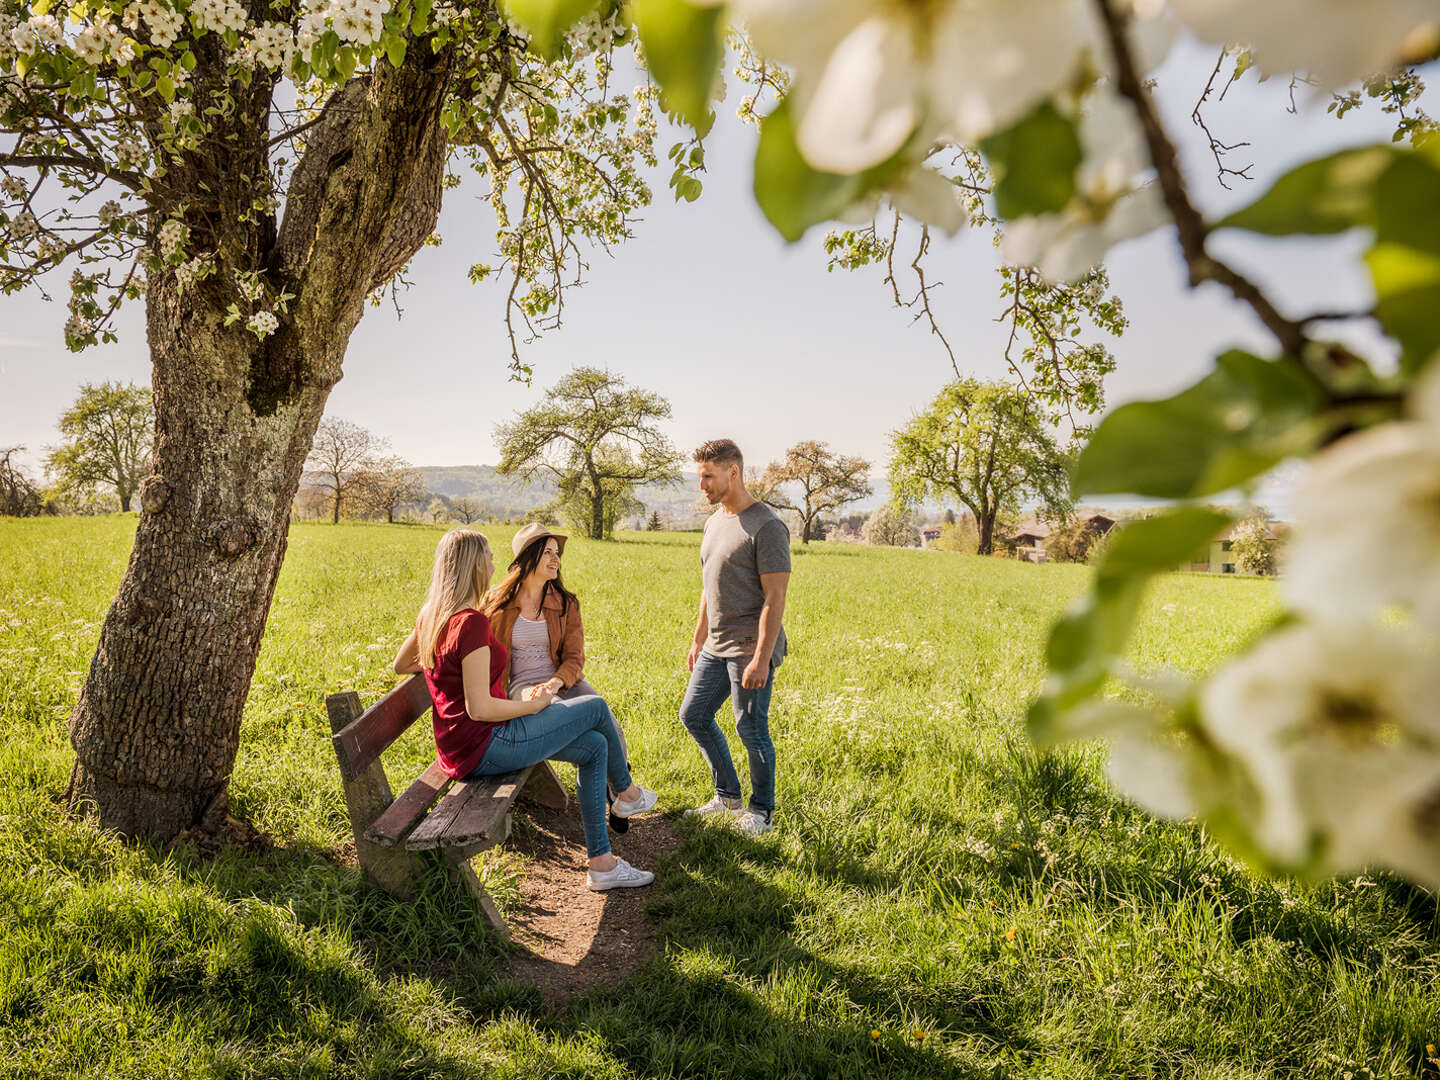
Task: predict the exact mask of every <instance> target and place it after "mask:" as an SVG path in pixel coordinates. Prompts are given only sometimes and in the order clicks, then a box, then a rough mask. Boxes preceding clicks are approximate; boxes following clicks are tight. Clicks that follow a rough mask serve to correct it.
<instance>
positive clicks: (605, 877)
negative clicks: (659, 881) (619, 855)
mask: <svg viewBox="0 0 1440 1080" xmlns="http://www.w3.org/2000/svg"><path fill="white" fill-rule="evenodd" d="M654 880H655V875H654V874H652V873H651V872H650V871H649V870H636V869H635V867H633V866H631V865H630V864H629V863H628V862H626V861H625V860H624V859H616V860H615V865H614V866H613V867H611V868H610V869H609V870H587V871H585V884H586V885H588V886H589V887H590V888H591V889H592V890H594V891H595V892H605V891H607V890H609V889H638V888H640V886H642V885H649V884H650V883H651V882H652V881H654Z"/></svg>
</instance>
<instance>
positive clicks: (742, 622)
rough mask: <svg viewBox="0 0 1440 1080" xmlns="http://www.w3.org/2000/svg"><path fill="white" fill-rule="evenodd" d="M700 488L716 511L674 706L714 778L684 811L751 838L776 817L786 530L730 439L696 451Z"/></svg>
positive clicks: (708, 527) (703, 547)
mask: <svg viewBox="0 0 1440 1080" xmlns="http://www.w3.org/2000/svg"><path fill="white" fill-rule="evenodd" d="M695 462H696V464H697V466H698V471H699V473H700V490H701V492H703V493H704V495H705V498H706V500H707V501H708V502H709V503H710V505H711V506H714V505H715V504H716V503H719V504H720V506H719V509H718V510H716V511H715V512H714V513H713V514H711V515H710V518H709V520H708V521H706V522H705V536H704V538H703V539H702V540H701V541H700V580H701V590H700V617H699V618H698V619H697V620H696V621H695V638H694V641H692V642H691V645H690V655H689V656H688V657H687V658H686V663H687V664H688V665H689V667H690V685H689V686H688V687H687V688H686V690H685V700H684V702H682V703H681V705H680V722H681V723H682V724H684V725H685V727H686V729H687V730H688V731H689V732H690V734H691V735H693V736H694V737H695V741H696V742H697V743H699V744H700V753H702V754H703V755H705V761H706V762H707V763H708V764H709V766H710V772H711V774H712V775H713V776H714V780H715V797H714V798H713V799H711V800H710V801H709V802H708V803H706V804H705V805H704V806H700V807H696V808H695V809H694V810H691V811H689V812H690V813H692V814H701V815H705V816H707V817H714V816H719V817H721V818H734V823H735V826H736V827H737V828H739V829H742V830H743V831H745V832H748V833H752V834H754V835H756V836H758V835H760V834H761V833H766V832H769V831H770V825H771V820H772V818H773V815H774V813H775V744H774V743H773V742H772V741H771V740H770V722H769V721H770V691H771V689H772V687H773V686H774V682H775V669H776V668H777V667H779V666H780V663H781V661H782V660H784V659H785V630H784V629H783V628H782V627H781V625H780V620H781V618H782V617H783V616H784V614H785V587H786V586H787V585H788V584H789V582H790V530H789V529H787V528H786V527H785V523H784V522H783V521H781V520H780V518H779V517H777V516H776V514H775V511H773V510H771V509H770V507H768V506H766V505H765V504H764V503H762V502H760V501H759V500H758V499H756V498H755V497H754V496H753V495H751V494H750V492H748V491H747V490H745V481H744V479H743V477H744V469H745V462H744V459H743V458H742V457H741V455H740V448H739V447H738V446H736V445H735V444H734V443H733V442H732V441H731V440H729V439H712V440H711V441H710V442H707V443H706V444H705V445H704V446H702V447H700V449H698V450H696V451H695ZM726 698H729V699H730V703H731V704H732V705H733V706H734V709H735V730H736V732H737V733H738V734H739V736H740V741H741V742H742V743H744V744H745V751H746V753H747V754H748V755H749V757H750V788H751V791H750V803H749V805H748V806H747V807H746V808H745V810H744V812H743V813H742V812H741V810H740V777H739V776H738V775H737V774H736V772H735V762H734V760H733V759H732V758H731V757H730V746H729V744H728V743H727V742H726V741H725V736H724V734H723V733H722V732H721V731H720V727H719V725H718V724H716V723H715V712H716V710H717V709H719V708H720V705H721V704H722V703H723V702H724V701H725V699H726Z"/></svg>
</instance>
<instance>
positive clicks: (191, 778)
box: [67, 43, 450, 841]
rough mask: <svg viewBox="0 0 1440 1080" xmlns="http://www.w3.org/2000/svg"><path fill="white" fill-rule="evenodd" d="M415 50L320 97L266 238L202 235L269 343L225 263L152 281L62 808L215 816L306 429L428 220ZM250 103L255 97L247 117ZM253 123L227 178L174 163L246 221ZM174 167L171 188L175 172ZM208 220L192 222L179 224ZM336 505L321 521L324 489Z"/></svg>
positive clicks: (430, 199)
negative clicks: (99, 618)
mask: <svg viewBox="0 0 1440 1080" xmlns="http://www.w3.org/2000/svg"><path fill="white" fill-rule="evenodd" d="M417 55H419V56H422V57H424V58H423V59H420V60H417V61H416V62H414V63H407V64H406V65H405V66H403V67H402V68H400V69H399V70H396V69H394V68H392V67H390V65H388V64H381V65H378V66H377V72H376V74H374V75H373V76H367V77H363V78H357V79H354V80H352V81H351V82H350V83H349V84H348V85H347V86H346V87H344V88H343V89H342V90H340V91H337V92H336V93H335V94H334V95H333V96H332V98H331V100H330V102H329V103H327V105H326V107H325V109H324V111H323V113H322V116H321V119H320V123H319V124H318V125H317V126H316V127H315V128H314V129H312V131H311V132H310V135H309V136H308V142H309V148H308V151H307V153H306V155H305V157H304V158H303V159H302V161H301V162H300V163H299V165H298V167H297V169H296V171H295V174H294V177H293V179H292V183H291V187H290V191H289V194H288V197H287V200H286V211H285V219H284V221H283V222H282V223H281V224H280V226H279V229H278V233H277V232H276V230H274V228H273V227H272V228H271V229H270V230H269V231H268V233H267V231H266V229H265V228H264V227H263V226H262V227H259V228H255V229H254V230H253V232H252V234H251V235H249V236H248V237H247V236H246V235H244V234H243V228H246V227H248V226H243V225H242V224H241V223H243V222H244V221H245V215H244V214H240V215H238V221H236V220H231V221H230V222H229V224H228V227H229V228H230V229H232V230H233V231H232V232H231V233H230V234H228V235H222V236H221V237H220V239H225V240H227V241H228V242H230V247H228V248H222V249H221V250H222V251H224V253H225V254H226V256H227V257H231V256H232V253H233V252H234V250H235V246H236V244H237V243H239V244H243V243H244V242H246V241H247V240H248V241H250V242H253V244H254V247H253V249H252V251H251V254H252V256H253V257H255V258H257V259H261V260H263V263H264V265H265V266H266V267H267V268H268V269H269V270H270V272H271V273H273V274H274V275H275V277H276V278H277V279H279V280H280V281H281V282H283V283H284V284H285V285H286V286H287V287H288V288H289V291H291V292H292V293H294V294H295V298H294V300H293V301H292V303H291V307H290V311H289V315H288V317H287V318H286V320H285V321H284V322H283V323H282V326H281V329H280V330H279V331H278V332H277V333H276V334H275V335H273V336H272V337H270V338H268V339H266V340H265V341H264V342H260V341H257V340H256V338H255V337H254V335H253V334H251V333H249V332H248V331H246V330H245V329H244V328H243V326H240V325H238V324H237V325H232V326H228V327H227V326H226V325H224V323H225V309H226V306H227V305H228V303H229V302H230V299H231V294H230V293H229V292H228V291H227V284H226V283H227V282H228V280H229V274H228V273H227V272H226V269H225V267H223V266H222V267H221V272H218V273H217V274H216V275H215V277H214V278H212V279H207V280H206V281H203V282H201V283H199V285H197V286H192V287H191V288H190V289H188V290H187V291H186V292H185V294H184V295H183V296H181V295H180V294H179V293H178V292H177V289H176V284H175V278H174V276H173V275H172V274H170V273H160V274H157V275H153V276H152V277H151V280H150V282H149V288H148V291H147V292H148V295H147V300H146V317H147V331H148V338H149V344H150V351H151V358H152V361H153V365H154V376H153V387H154V393H155V422H156V435H155V451H154V458H153V462H154V464H153V468H154V470H155V471H154V474H153V475H151V476H150V477H148V478H147V479H146V481H145V483H144V485H143V486H142V488H141V491H140V505H141V514H140V523H139V527H138V529H137V531H136V536H135V545H134V548H133V550H132V552H131V555H130V563H129V566H128V567H127V568H126V571H125V577H124V579H123V581H122V582H121V585H120V592H119V595H118V596H117V597H116V599H115V602H114V604H113V605H112V606H111V608H110V611H109V613H108V614H107V615H106V618H105V623H104V625H103V627H102V628H101V631H100V644H99V648H98V649H97V651H96V653H95V657H94V659H93V660H92V661H91V664H90V671H89V675H88V676H87V678H86V681H85V685H84V687H83V689H82V690H81V693H80V699H79V701H78V702H77V703H76V705H75V709H74V711H73V712H72V713H71V716H70V739H71V743H72V744H73V745H74V747H75V755H76V760H75V765H74V768H73V770H72V772H71V776H70V786H69V791H68V795H67V801H68V803H69V805H70V807H71V808H72V809H73V810H81V809H84V810H87V811H89V812H91V813H93V814H94V815H95V816H97V817H98V819H99V822H100V824H101V825H103V826H106V827H109V828H115V829H118V830H119V831H121V832H123V833H126V834H127V835H146V836H149V837H152V838H154V839H157V840H162V841H164V840H168V839H171V838H173V837H175V836H177V835H179V834H181V833H183V832H184V831H186V830H187V829H190V828H192V827H196V826H199V827H201V828H210V827H214V826H216V825H218V824H220V823H221V822H223V819H224V811H225V807H226V792H227V788H228V785H229V780H230V774H231V771H232V769H233V767H234V762H235V753H236V749H237V747H238V745H239V735H240V719H241V714H242V711H243V709H244V705H245V697H246V694H247V692H248V691H249V688H250V679H251V676H252V674H253V672H254V669H255V660H256V656H257V654H258V652H259V648H260V639H261V636H262V634H263V632H264V629H265V622H266V617H267V615H268V613H269V608H270V600H271V596H272V594H273V592H274V589H275V581H276V578H277V577H278V576H279V572H280V565H281V562H282V560H283V558H284V555H285V544H286V530H287V526H288V523H289V514H290V507H291V504H292V501H293V499H294V497H295V492H296V490H297V489H298V487H299V483H300V475H301V471H302V469H303V467H304V463H305V458H306V455H307V453H308V451H309V449H310V444H311V441H312V439H313V437H314V434H315V429H316V427H317V426H318V425H319V421H320V416H321V414H322V412H323V411H324V406H325V401H326V398H327V397H328V396H329V393H330V389H331V387H332V386H334V384H335V382H336V381H337V380H338V379H339V377H340V364H341V361H342V359H343V357H344V351H345V347H346V344H347V343H348V341H349V338H350V334H351V332H352V331H353V330H354V328H355V325H356V324H357V323H358V322H359V320H360V317H361V315H362V314H363V312H364V309H365V299H366V296H367V294H368V293H369V292H370V291H371V290H372V289H374V288H375V287H377V286H378V285H380V284H382V283H383V282H384V281H385V280H387V279H388V278H389V277H390V276H391V275H393V274H394V272H395V271H396V270H397V269H398V268H399V267H400V266H401V265H402V264H403V262H404V261H405V259H406V258H408V257H409V255H410V254H413V253H414V252H415V251H417V250H418V249H419V248H420V246H421V244H422V242H423V241H424V239H425V237H426V236H428V235H429V234H430V232H431V230H432V229H433V228H434V224H435V220H436V217H437V216H438V213H439V205H440V191H441V179H442V177H443V172H444V160H445V158H444V153H445V145H444V142H443V136H442V133H441V130H440V127H439V123H438V119H439V113H440V107H441V105H442V103H443V97H444V90H445V85H446V81H447V79H448V72H449V64H450V54H449V53H448V52H447V53H443V54H441V55H435V54H432V53H430V52H429V50H428V47H427V48H426V49H425V50H423V51H422V50H421V49H420V48H419V47H418V43H417V47H416V48H415V49H414V50H413V51H412V52H411V56H412V57H415V56H417ZM268 105H269V102H268V97H267V98H266V99H265V100H264V101H263V102H261V103H260V108H259V109H258V110H256V112H257V113H258V115H259V116H260V117H262V118H263V116H264V115H265V110H267V109H268ZM255 121H256V116H255V115H251V116H244V115H241V116H239V117H238V118H237V120H236V121H235V131H236V149H235V150H233V151H232V153H231V155H230V156H229V157H224V156H222V157H221V158H219V159H218V161H219V162H220V167H222V168H223V169H226V170H228V172H222V173H219V174H216V173H208V174H207V173H205V172H204V165H205V163H204V162H203V161H202V162H200V163H199V164H197V165H195V166H194V169H193V171H192V174H191V175H190V179H191V181H192V182H195V181H196V179H197V177H198V181H200V182H203V183H205V184H208V185H211V187H210V189H211V190H213V191H217V192H219V193H220V198H221V202H222V205H223V204H224V202H225V200H226V199H233V200H235V202H234V205H236V206H238V207H240V208H241V210H243V211H244V212H245V213H247V214H248V212H249V208H250V205H251V201H252V199H253V193H252V192H251V191H250V190H249V189H248V188H246V186H245V181H244V179H243V174H242V173H241V170H240V169H239V168H238V167H237V166H236V165H235V161H236V160H237V159H239V160H243V159H242V158H241V157H240V155H241V153H242V151H243V150H244V149H245V146H246V145H247V144H246V142H245V140H250V141H251V143H253V144H254V146H258V148H259V149H258V150H255V152H256V153H262V152H263V150H264V143H265V141H266V136H267V129H266V128H265V126H264V124H263V123H256V122H255ZM252 149H253V147H252ZM236 175H240V176H241V179H239V180H235V179H231V177H233V176H236ZM172 177H174V178H176V179H175V182H177V183H179V182H181V181H182V180H184V179H185V177H186V173H185V171H184V170H182V169H179V168H177V169H176V170H174V171H173V172H172ZM226 184H228V185H230V186H229V187H226V186H225V185H226ZM237 185H238V186H237ZM212 220H213V219H202V218H198V217H197V218H196V219H195V221H194V222H193V223H192V224H191V232H192V235H193V234H196V233H199V232H201V231H202V230H203V229H204V228H206V227H207V225H208V224H209V222H210V221H212ZM225 227H227V226H226V223H225V222H224V221H222V222H221V225H220V226H219V227H217V231H221V230H223V229H224V228H225ZM237 237H238V239H237ZM215 242H216V243H217V244H218V242H219V240H218V239H216V241H215ZM242 254H243V253H242ZM335 510H336V515H335V516H336V520H338V518H339V493H338V492H337V497H336V506H335ZM317 707H318V703H317Z"/></svg>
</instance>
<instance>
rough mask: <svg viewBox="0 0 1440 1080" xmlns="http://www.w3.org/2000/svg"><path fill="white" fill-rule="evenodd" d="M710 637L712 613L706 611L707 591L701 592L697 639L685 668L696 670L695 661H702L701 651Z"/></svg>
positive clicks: (696, 621) (686, 659) (695, 638)
mask: <svg viewBox="0 0 1440 1080" xmlns="http://www.w3.org/2000/svg"><path fill="white" fill-rule="evenodd" d="M709 636H710V613H709V612H708V611H707V610H706V609H705V591H704V590H703V589H702V590H701V591H700V615H699V617H698V618H696V620H695V637H694V639H693V640H692V641H691V642H690V653H689V655H688V656H686V657H685V666H686V667H687V668H688V669H689V670H691V671H694V670H695V661H696V660H698V659H700V650H701V649H703V648H704V647H705V639H706V638H707V637H709Z"/></svg>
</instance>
